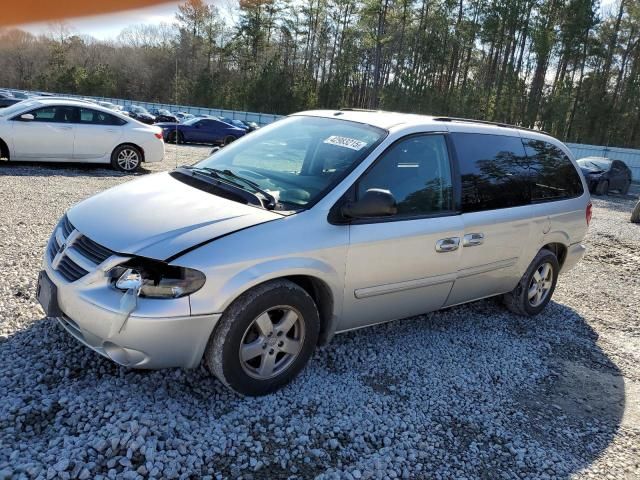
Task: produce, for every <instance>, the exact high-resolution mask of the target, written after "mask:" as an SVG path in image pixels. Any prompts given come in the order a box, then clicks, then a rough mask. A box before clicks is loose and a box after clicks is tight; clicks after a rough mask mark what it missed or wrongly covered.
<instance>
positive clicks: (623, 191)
mask: <svg viewBox="0 0 640 480" xmlns="http://www.w3.org/2000/svg"><path fill="white" fill-rule="evenodd" d="M630 186H631V180H627V181H626V182H624V185H623V186H622V188H621V189H620V193H621V194H622V195H626V194H627V193H629V187H630Z"/></svg>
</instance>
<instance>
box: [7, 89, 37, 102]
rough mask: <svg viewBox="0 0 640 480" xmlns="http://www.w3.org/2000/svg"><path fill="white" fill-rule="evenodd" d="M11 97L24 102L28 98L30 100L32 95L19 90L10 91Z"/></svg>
mask: <svg viewBox="0 0 640 480" xmlns="http://www.w3.org/2000/svg"><path fill="white" fill-rule="evenodd" d="M11 95H13V96H14V97H15V98H18V99H20V100H26V99H28V98H32V97H33V95H32V94H30V93H28V92H22V91H20V90H11Z"/></svg>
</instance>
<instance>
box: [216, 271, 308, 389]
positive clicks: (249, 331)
mask: <svg viewBox="0 0 640 480" xmlns="http://www.w3.org/2000/svg"><path fill="white" fill-rule="evenodd" d="M283 323H285V324H286V325H288V327H287V326H285V327H284V329H279V328H278V327H279V326H280V325H283ZM283 331H284V333H281V332H283ZM319 331H320V316H319V314H318V309H317V307H316V304H315V302H314V301H313V299H312V298H311V296H310V295H309V294H308V293H307V292H306V291H305V290H304V289H302V288H301V287H299V286H298V285H296V284H295V283H293V282H290V281H288V280H274V281H270V282H267V283H264V284H262V285H259V286H257V287H255V288H253V289H251V290H249V291H247V292H245V293H244V294H242V295H241V296H240V297H238V298H237V299H236V300H235V301H234V302H233V303H232V304H231V305H230V306H229V307H228V308H227V309H226V310H225V312H224V314H223V315H222V318H221V319H220V322H219V324H218V325H217V326H216V329H215V330H214V332H213V334H212V335H211V338H210V339H209V343H208V345H207V348H206V350H205V353H204V361H205V364H206V366H207V368H208V369H209V371H211V373H213V374H214V375H215V376H216V377H217V378H218V379H219V380H220V381H221V382H222V383H224V384H225V385H226V386H227V387H229V388H230V389H232V390H234V391H235V392H237V393H239V394H242V395H250V396H259V395H266V394H268V393H271V392H273V391H275V390H277V389H279V388H281V387H283V386H284V385H286V384H287V383H289V382H290V381H291V380H292V379H293V378H295V376H296V375H297V374H298V373H299V372H300V370H302V369H303V368H304V366H305V365H306V364H307V362H308V361H309V358H310V357H311V354H312V353H313V351H314V349H315V346H316V344H317V342H318V334H319ZM267 332H268V333H267ZM269 333H270V335H269ZM285 342H286V346H285ZM243 345H245V347H244V348H242V346H243ZM247 345H250V347H246V346H247ZM287 349H288V350H289V351H290V352H291V353H287V352H286V351H285V350H287ZM242 351H245V352H246V357H245V358H241V356H242V353H241V352H242ZM293 352H295V353H293Z"/></svg>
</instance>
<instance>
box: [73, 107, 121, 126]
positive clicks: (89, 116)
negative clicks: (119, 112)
mask: <svg viewBox="0 0 640 480" xmlns="http://www.w3.org/2000/svg"><path fill="white" fill-rule="evenodd" d="M80 123H82V124H91V125H124V124H125V123H126V122H125V121H124V120H122V119H120V118H118V117H116V116H114V115H111V114H109V113H105V112H99V111H98V110H92V109H90V108H81V109H80Z"/></svg>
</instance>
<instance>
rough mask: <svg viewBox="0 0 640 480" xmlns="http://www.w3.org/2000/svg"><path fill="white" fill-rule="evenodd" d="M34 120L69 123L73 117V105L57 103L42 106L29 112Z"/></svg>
mask: <svg viewBox="0 0 640 480" xmlns="http://www.w3.org/2000/svg"><path fill="white" fill-rule="evenodd" d="M29 113H30V114H31V115H33V117H34V119H33V120H32V121H34V122H54V123H71V122H73V121H74V118H75V107H67V106H64V105H57V106H53V107H44V108H38V109H36V110H32V111H30V112H29Z"/></svg>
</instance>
